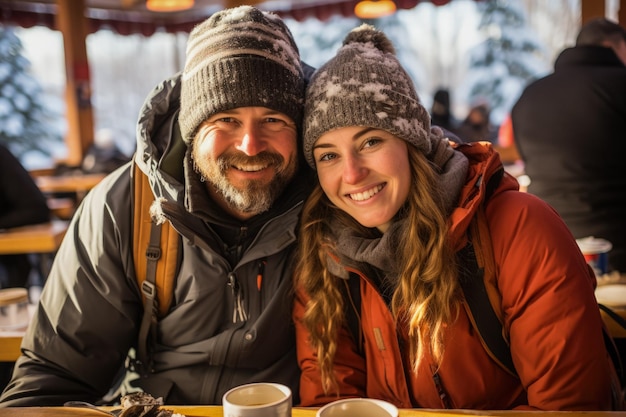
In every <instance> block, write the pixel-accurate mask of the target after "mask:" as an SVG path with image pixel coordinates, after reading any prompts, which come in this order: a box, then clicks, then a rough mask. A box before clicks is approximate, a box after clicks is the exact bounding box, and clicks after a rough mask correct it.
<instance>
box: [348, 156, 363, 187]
mask: <svg viewBox="0 0 626 417" xmlns="http://www.w3.org/2000/svg"><path fill="white" fill-rule="evenodd" d="M367 173H368V169H367V167H366V166H365V164H363V162H362V161H361V160H360V159H359V157H358V156H347V157H345V158H344V167H343V181H344V182H345V183H346V184H357V183H358V182H359V181H361V180H362V179H363V178H365V177H366V176H367Z"/></svg>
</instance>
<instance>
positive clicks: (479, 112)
mask: <svg viewBox="0 0 626 417" xmlns="http://www.w3.org/2000/svg"><path fill="white" fill-rule="evenodd" d="M456 133H457V136H459V137H460V138H461V139H462V140H463V141H464V142H479V141H487V142H491V143H495V142H496V141H497V138H498V129H497V128H496V127H495V126H494V125H493V124H491V110H490V109H489V105H488V104H487V103H482V102H481V103H477V104H474V105H473V106H472V107H471V108H470V110H469V112H468V113H467V116H466V117H465V119H463V121H462V122H461V123H460V124H459V127H458V129H457V130H456Z"/></svg>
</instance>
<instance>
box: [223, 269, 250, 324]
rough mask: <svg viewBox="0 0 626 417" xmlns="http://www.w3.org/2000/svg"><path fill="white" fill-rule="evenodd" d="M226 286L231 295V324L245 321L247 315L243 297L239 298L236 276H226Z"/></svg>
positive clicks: (239, 291)
mask: <svg viewBox="0 0 626 417" xmlns="http://www.w3.org/2000/svg"><path fill="white" fill-rule="evenodd" d="M228 286H229V287H230V290H231V292H232V294H233V323H238V322H241V321H246V320H247V319H248V315H247V314H246V309H245V308H244V306H243V297H242V296H241V286H240V285H239V281H237V274H235V273H234V272H231V273H230V274H228Z"/></svg>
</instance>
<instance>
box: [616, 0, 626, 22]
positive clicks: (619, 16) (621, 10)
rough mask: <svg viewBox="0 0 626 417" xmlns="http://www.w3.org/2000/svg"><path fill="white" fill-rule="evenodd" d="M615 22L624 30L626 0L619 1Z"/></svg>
mask: <svg viewBox="0 0 626 417" xmlns="http://www.w3.org/2000/svg"><path fill="white" fill-rule="evenodd" d="M617 21H618V22H619V24H620V26H622V27H624V28H626V0H619V10H618V11H617Z"/></svg>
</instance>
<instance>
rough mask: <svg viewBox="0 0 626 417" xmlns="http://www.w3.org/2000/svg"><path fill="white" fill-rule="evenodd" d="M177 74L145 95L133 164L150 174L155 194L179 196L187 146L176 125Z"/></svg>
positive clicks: (178, 97) (174, 198) (177, 108)
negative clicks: (154, 186) (158, 185)
mask: <svg viewBox="0 0 626 417" xmlns="http://www.w3.org/2000/svg"><path fill="white" fill-rule="evenodd" d="M180 79H181V74H180V73H178V74H176V75H174V76H172V77H170V78H168V79H166V80H164V81H162V82H161V83H159V84H158V85H157V86H156V87H155V88H154V89H153V90H152V92H151V93H150V94H149V95H148V97H147V98H146V100H145V102H144V104H143V106H142V108H141V111H140V113H139V118H138V121H137V132H136V136H137V151H136V153H135V163H136V164H137V165H138V166H139V168H140V169H141V170H142V171H143V172H144V173H145V174H146V175H148V177H150V180H151V183H152V184H160V187H158V188H159V189H155V190H154V192H155V195H156V196H157V197H165V198H166V199H168V200H170V199H173V200H178V199H179V198H182V193H183V183H184V179H183V178H184V174H183V160H184V157H185V152H186V151H187V146H186V145H185V143H184V142H183V141H182V136H181V133H180V128H179V127H178V121H177V120H178V112H179V109H180Z"/></svg>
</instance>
